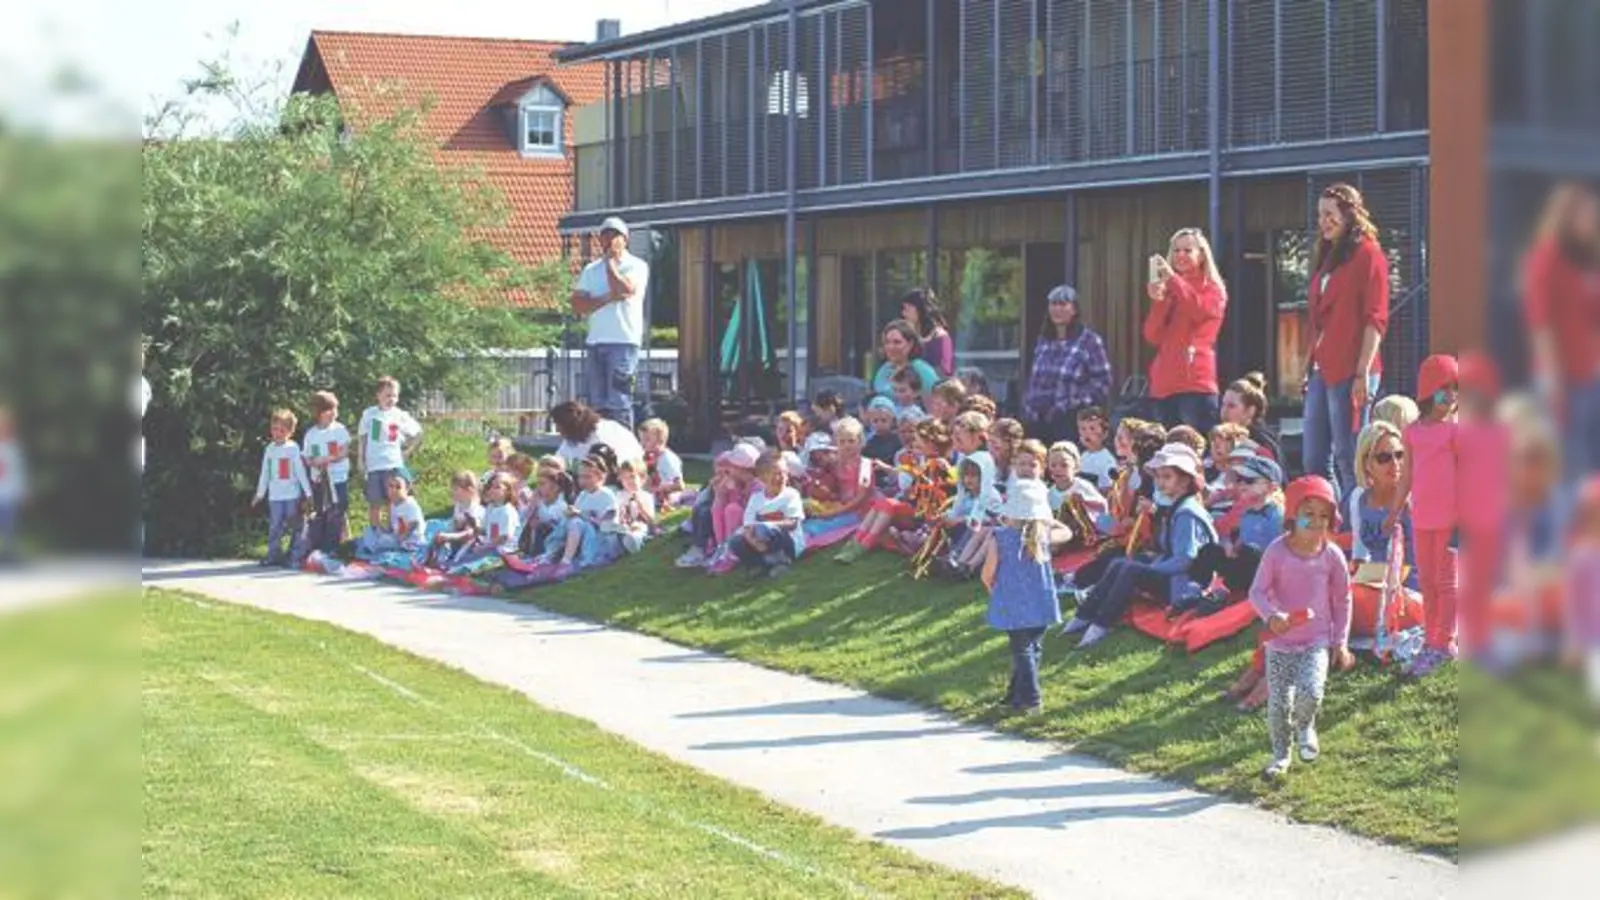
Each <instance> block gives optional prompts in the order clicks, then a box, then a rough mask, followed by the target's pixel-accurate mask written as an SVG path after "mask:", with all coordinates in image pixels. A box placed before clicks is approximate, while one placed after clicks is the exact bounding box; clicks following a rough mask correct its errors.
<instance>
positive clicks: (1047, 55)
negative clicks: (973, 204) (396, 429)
mask: <svg viewBox="0 0 1600 900" xmlns="http://www.w3.org/2000/svg"><path fill="white" fill-rule="evenodd" d="M1055 37H1056V5H1055V4H1054V3H1051V2H1050V0H1044V46H1043V48H1042V49H1041V55H1040V61H1041V64H1042V65H1043V67H1044V95H1045V97H1046V98H1047V99H1048V104H1047V105H1046V106H1045V110H1044V136H1045V137H1044V139H1045V141H1046V143H1047V146H1046V147H1045V154H1046V155H1047V156H1050V158H1051V159H1054V151H1055V147H1056V142H1055V141H1056V115H1057V114H1058V113H1057V110H1056V104H1055V96H1056V94H1057V93H1058V91H1056V90H1055V89H1054V88H1055V86H1056V79H1058V78H1060V77H1062V75H1064V74H1065V73H1064V72H1058V71H1057V70H1056V67H1055V66H1054V65H1053V61H1054V59H1055V54H1054V53H1053V52H1052V51H1053V50H1054V49H1055V47H1054V44H1055ZM1061 58H1062V62H1065V61H1066V50H1065V49H1064V48H1063V49H1062V52H1061ZM1062 68H1065V66H1063V67H1062ZM1035 162H1043V160H1035Z"/></svg>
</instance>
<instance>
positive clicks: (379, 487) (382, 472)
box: [367, 469, 400, 503]
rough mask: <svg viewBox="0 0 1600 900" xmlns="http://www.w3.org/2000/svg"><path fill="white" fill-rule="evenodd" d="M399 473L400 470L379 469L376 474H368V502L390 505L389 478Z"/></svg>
mask: <svg viewBox="0 0 1600 900" xmlns="http://www.w3.org/2000/svg"><path fill="white" fill-rule="evenodd" d="M398 471H400V470H399V469H379V470H378V471H376V472H368V473H367V502H368V503H388V502H389V478H390V477H391V476H393V475H394V473H396V472H398Z"/></svg>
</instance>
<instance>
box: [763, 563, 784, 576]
mask: <svg viewBox="0 0 1600 900" xmlns="http://www.w3.org/2000/svg"><path fill="white" fill-rule="evenodd" d="M787 574H789V564H788V563H778V564H777V565H775V566H773V567H772V568H770V569H768V570H767V577H768V578H782V577H783V576H785V575H787Z"/></svg>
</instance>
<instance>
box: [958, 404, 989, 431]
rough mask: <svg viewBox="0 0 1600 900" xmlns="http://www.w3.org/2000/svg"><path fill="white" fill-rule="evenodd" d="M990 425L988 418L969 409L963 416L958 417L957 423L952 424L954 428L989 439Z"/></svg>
mask: <svg viewBox="0 0 1600 900" xmlns="http://www.w3.org/2000/svg"><path fill="white" fill-rule="evenodd" d="M989 424H990V422H989V417H988V416H986V415H984V414H983V413H981V412H978V411H977V410H972V409H969V410H967V411H966V412H964V413H962V414H961V415H959V416H956V419H955V422H953V423H952V428H959V429H961V430H963V431H971V432H973V433H975V434H980V435H983V436H984V437H985V438H987V437H988V436H989Z"/></svg>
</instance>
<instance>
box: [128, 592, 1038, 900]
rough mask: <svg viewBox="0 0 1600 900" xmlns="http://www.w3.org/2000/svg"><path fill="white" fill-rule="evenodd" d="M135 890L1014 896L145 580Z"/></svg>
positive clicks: (584, 727)
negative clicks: (140, 840)
mask: <svg viewBox="0 0 1600 900" xmlns="http://www.w3.org/2000/svg"><path fill="white" fill-rule="evenodd" d="M141 644H142V649H143V659H142V662H143V711H144V732H143V743H144V768H145V778H144V801H145V803H144V814H145V828H144V844H143V858H144V860H143V861H144V885H143V887H144V892H145V893H146V894H150V895H159V896H213V897H297V898H301V897H359V896H365V897H384V898H393V897H426V898H436V897H467V896H474V897H512V896H518V897H589V896H594V897H624V896H625V897H686V898H687V897H713V896H715V897H760V898H775V897H797V898H800V897H803V898H819V897H843V896H853V895H858V894H869V895H891V896H896V897H999V896H1021V894H1020V893H1019V892H1014V891H1009V890H1006V889H1003V888H1000V887H997V886H994V885H990V884H987V883H984V882H982V881H979V880H977V879H975V878H971V877H968V876H965V875H960V874H956V873H952V872H949V871H946V870H943V869H939V868H937V867H935V866H932V865H930V864H927V863H924V862H922V861H920V860H918V859H916V858H914V857H912V856H910V855H909V854H906V853H904V852H901V851H899V850H895V849H893V848H889V847H886V846H884V845H881V844H876V843H872V842H868V841H865V840H861V839H859V838H856V837H854V836H853V835H852V834H850V833H849V832H847V831H845V830H843V829H839V828H834V827H831V826H828V825H825V824H822V823H821V822H819V821H817V820H815V819H813V818H811V817H810V816H807V815H804V814H801V813H798V812H795V811H793V810H789V809H786V808H784V807H780V806H777V805H775V804H773V803H771V802H768V801H767V800H765V799H763V798H762V797H760V796H758V795H757V794H755V793H753V792H750V791H746V790H743V789H740V788H736V787H733V786H731V785H728V784H725V783H722V782H719V781H717V780H715V779H712V778H709V777H707V776H704V775H702V774H699V773H697V772H695V771H693V770H691V769H689V768H688V767H686V766H682V765H679V764H677V763H674V762H671V761H669V760H667V759H664V758H662V757H660V756H656V755H654V754H651V753H649V752H647V751H644V750H642V749H640V748H638V747H636V746H634V745H632V744H629V743H627V742H625V741H623V740H621V739H619V738H616V737H612V736H610V735H607V734H605V733H604V732H601V731H600V730H598V729H597V728H595V727H594V726H592V725H590V724H588V723H585V722H583V721H581V720H578V719H574V718H572V717H569V716H565V715H560V714H557V713H553V712H549V711H545V710H542V709H540V708H538V707H536V706H534V705H532V704H531V703H529V702H528V701H527V699H526V698H525V697H523V696H521V695H519V694H515V693H513V692H511V691H509V690H503V689H500V688H496V687H492V686H489V685H485V684H483V683H481V682H478V681H475V680H473V679H472V678H470V677H468V676H466V675H464V674H461V673H459V672H456V671H454V670H451V669H448V668H446V667H443V666H440V665H437V664H434V663H431V662H428V661H425V660H421V659H418V658H416V657H413V656H409V655H407V654H405V653H402V652H400V651H397V650H393V649H391V648H388V647H385V646H383V645H381V644H379V643H377V642H375V641H372V640H370V639H368V638H365V637H362V636H359V635H355V634H351V633H349V632H345V631H341V630H338V629H335V628H332V627H330V626H325V625H320V624H315V623H309V622H304V621H300V620H295V619H290V618H284V617H279V616H273V615H270V614H267V613H263V612H259V611H256V610H250V609H246V608H242V607H233V606H226V605H221V604H212V603H210V602H208V601H200V600H197V599H193V598H188V597H186V596H185V595H178V594H174V593H170V592H165V591H159V590H150V591H147V592H146V593H145V600H144V603H143V621H142V628H141Z"/></svg>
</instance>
